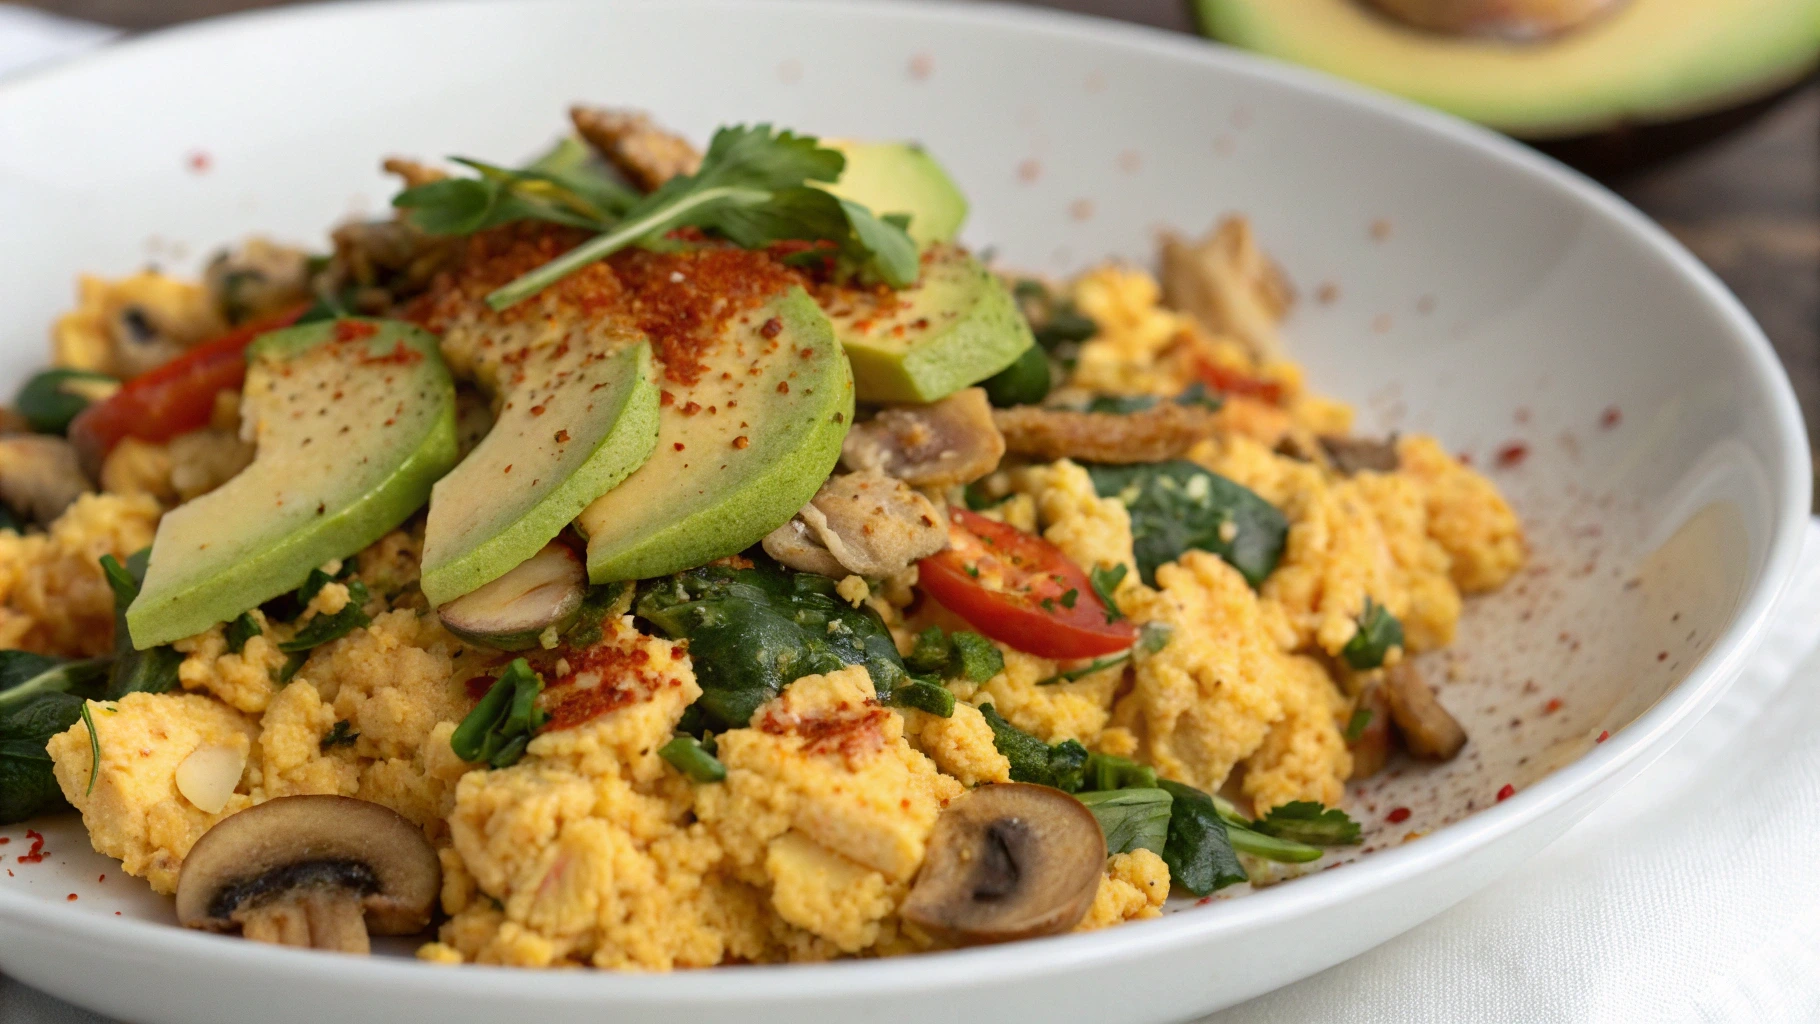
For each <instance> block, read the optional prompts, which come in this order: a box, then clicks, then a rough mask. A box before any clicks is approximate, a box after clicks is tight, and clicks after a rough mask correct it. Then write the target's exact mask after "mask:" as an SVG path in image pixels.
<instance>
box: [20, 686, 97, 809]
mask: <svg viewBox="0 0 1820 1024" xmlns="http://www.w3.org/2000/svg"><path fill="white" fill-rule="evenodd" d="M107 670H108V659H106V658H95V659H90V660H88V661H64V660H62V659H59V658H50V657H46V656H45V655H42V654H31V653H28V652H26V651H0V825H10V824H12V823H13V822H16V821H23V820H25V819H26V818H30V817H32V816H34V815H36V814H39V813H40V812H43V811H47V810H50V809H52V808H54V807H57V806H61V805H62V803H63V793H62V790H60V789H59V788H58V786H57V779H56V776H55V775H54V774H52V772H51V764H52V762H51V756H50V754H48V753H46V752H45V749H44V745H45V743H46V742H48V741H49V740H50V738H51V737H52V736H55V735H57V734H58V733H60V732H63V731H64V730H65V729H68V728H69V727H70V726H72V725H75V724H76V722H77V721H79V720H81V718H82V712H83V708H84V707H85V706H86V705H87V700H88V698H91V697H99V696H100V689H101V686H102V685H103V684H104V683H105V681H106V679H107ZM91 735H92V734H91Z"/></svg>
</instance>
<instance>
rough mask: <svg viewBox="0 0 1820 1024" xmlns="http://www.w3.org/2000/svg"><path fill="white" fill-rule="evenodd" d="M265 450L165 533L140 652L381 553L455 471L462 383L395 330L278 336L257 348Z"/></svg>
mask: <svg viewBox="0 0 1820 1024" xmlns="http://www.w3.org/2000/svg"><path fill="white" fill-rule="evenodd" d="M247 364H248V366H247V377H246V387H245V391H244V393H243V397H242V400H241V415H242V417H243V418H244V419H245V420H246V422H247V423H248V424H250V426H251V431H252V436H253V440H254V443H255V444H256V446H257V453H256V455H255V456H254V458H253V462H252V464H251V465H249V466H247V468H246V469H244V470H242V471H241V472H240V474H239V475H238V476H236V477H234V478H233V479H232V480H229V481H228V482H227V483H225V484H223V485H222V486H221V487H219V488H216V489H215V490H213V491H211V492H209V493H208V494H205V495H203V496H202V497H200V498H197V499H195V500H194V501H191V502H188V503H187V504H184V505H181V506H179V507H178V508H177V509H175V510H173V511H172V512H170V513H169V514H168V515H166V516H165V517H164V519H163V520H161V521H160V522H159V524H158V533H157V535H156V537H155V538H154V540H153V541H152V555H151V563H150V566H149V567H148V568H147V570H146V575H145V584H144V586H143V587H142V588H141V589H140V591H139V597H138V599H137V600H135V601H134V602H133V604H132V606H131V607H129V608H128V609H127V613H126V622H127V629H128V631H129V632H130V633H131V634H132V639H133V646H134V647H136V648H139V649H141V650H143V649H145V648H148V647H153V646H156V645H158V644H163V643H169V642H170V641H172V640H178V639H182V638H183V637H186V636H192V635H194V634H196V633H200V632H202V631H203V630H205V629H208V628H209V627H210V626H213V625H215V624H216V623H218V622H225V621H227V620H229V619H232V618H234V617H235V616H237V615H239V614H240V613H241V612H244V611H246V610H247V609H249V608H252V607H254V606H256V605H258V604H260V603H261V602H263V601H267V600H269V599H271V598H273V597H276V596H278V595H279V594H282V593H284V592H286V591H289V590H294V589H296V587H297V586H298V585H299V584H301V583H302V582H303V580H304V578H305V577H306V576H308V575H309V573H310V570H311V569H314V568H316V567H317V566H320V565H322V564H323V563H324V562H327V561H330V560H332V559H336V558H344V557H347V556H349V555H352V554H354V553H355V552H357V551H359V550H360V549H361V548H364V547H366V546H367V545H368V544H371V543H373V542H374V541H376V540H378V539H379V538H380V537H382V536H384V535H385V533H386V532H387V531H389V530H391V529H393V528H394V527H396V526H397V525H398V524H399V523H401V522H403V521H404V520H405V519H406V518H407V517H409V516H410V515H411V513H413V512H415V511H416V510H417V509H418V508H419V507H421V506H422V505H423V502H424V499H426V498H427V497H429V494H430V487H431V485H432V484H433V483H435V481H436V479H437V478H438V477H440V476H442V474H443V473H445V472H447V471H448V469H449V467H450V466H453V465H454V464H455V458H456V454H455V386H454V383H453V381H452V380H451V379H450V376H449V370H448V367H446V366H445V365H443V361H442V357H441V356H440V355H439V353H438V351H437V343H436V338H435V337H434V336H433V335H431V334H429V333H427V332H425V331H422V330H419V329H418V328H416V327H413V326H411V325H409V324H404V323H399V322H396V321H389V320H353V319H347V320H338V321H328V322H320V323H313V324H308V325H306V326H302V327H292V328H288V329H286V330H282V331H275V332H273V333H271V334H267V335H265V336H264V337H261V338H260V339H258V340H257V341H255V342H254V343H253V344H252V346H250V347H249V348H248V349H247Z"/></svg>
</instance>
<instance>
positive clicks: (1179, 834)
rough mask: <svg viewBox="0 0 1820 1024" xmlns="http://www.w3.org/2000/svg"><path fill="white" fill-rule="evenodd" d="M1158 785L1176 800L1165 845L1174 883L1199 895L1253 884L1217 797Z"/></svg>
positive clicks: (1172, 785)
mask: <svg viewBox="0 0 1820 1024" xmlns="http://www.w3.org/2000/svg"><path fill="white" fill-rule="evenodd" d="M1157 786H1158V788H1160V789H1162V790H1163V791H1165V792H1167V793H1168V794H1169V795H1170V796H1171V797H1172V798H1173V801H1172V803H1171V805H1170V810H1169V833H1168V838H1167V839H1166V840H1165V841H1164V843H1163V863H1165V864H1167V865H1169V878H1170V881H1171V882H1173V883H1174V884H1176V885H1179V886H1181V887H1182V888H1184V889H1187V890H1188V891H1189V892H1191V893H1193V894H1194V895H1196V896H1206V895H1209V894H1210V893H1213V892H1214V891H1216V890H1219V889H1224V888H1225V887H1227V886H1229V885H1237V884H1238V883H1240V882H1245V881H1249V880H1250V879H1249V878H1247V877H1246V875H1245V867H1244V865H1242V864H1240V863H1239V858H1238V854H1236V853H1234V852H1233V849H1232V841H1231V839H1230V838H1229V837H1228V834H1227V829H1226V823H1225V821H1223V820H1222V819H1221V818H1220V813H1219V810H1218V809H1217V808H1215V807H1214V804H1213V798H1212V797H1210V796H1208V795H1207V794H1206V793H1203V792H1201V791H1200V790H1198V789H1195V788H1194V787H1193V786H1184V785H1183V784H1181V783H1179V782H1170V781H1168V780H1163V781H1161V782H1158V783H1157Z"/></svg>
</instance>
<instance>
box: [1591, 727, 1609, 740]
mask: <svg viewBox="0 0 1820 1024" xmlns="http://www.w3.org/2000/svg"><path fill="white" fill-rule="evenodd" d="M1608 739H1611V730H1610V729H1602V730H1600V731H1599V738H1598V739H1596V740H1593V742H1594V743H1604V742H1605V741H1606V740H1608Z"/></svg>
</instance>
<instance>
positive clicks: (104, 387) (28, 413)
mask: <svg viewBox="0 0 1820 1024" xmlns="http://www.w3.org/2000/svg"><path fill="white" fill-rule="evenodd" d="M119 387H120V382H119V381H118V380H115V379H114V378H112V377H109V376H108V375H107V374H105V373H94V372H92V371H89V370H45V371H43V372H42V373H38V374H35V375H34V376H33V377H32V379H31V380H28V381H26V382H25V386H24V387H22V388H20V389H19V397H17V398H15V399H13V406H14V407H15V408H17V409H18V410H19V415H21V416H24V417H25V423H26V425H27V426H29V427H31V428H32V430H33V431H35V432H36V433H40V434H63V433H67V432H68V431H69V427H70V421H71V420H73V419H75V418H76V414H77V413H79V412H81V411H82V410H84V409H86V408H88V407H89V404H90V403H91V402H94V401H96V400H97V399H99V398H101V397H104V396H106V395H108V394H111V393H112V392H114V391H116V390H118V389H119Z"/></svg>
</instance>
